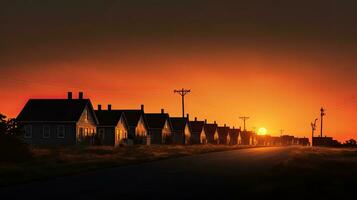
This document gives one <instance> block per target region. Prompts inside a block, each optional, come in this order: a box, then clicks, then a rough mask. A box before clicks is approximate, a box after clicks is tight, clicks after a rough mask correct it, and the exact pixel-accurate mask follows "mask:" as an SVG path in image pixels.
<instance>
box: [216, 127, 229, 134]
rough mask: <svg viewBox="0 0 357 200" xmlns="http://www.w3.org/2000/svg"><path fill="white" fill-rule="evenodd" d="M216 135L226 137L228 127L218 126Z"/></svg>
mask: <svg viewBox="0 0 357 200" xmlns="http://www.w3.org/2000/svg"><path fill="white" fill-rule="evenodd" d="M217 130H218V134H219V135H228V133H229V127H228V126H219V127H218V128H217Z"/></svg>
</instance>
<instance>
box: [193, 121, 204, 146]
mask: <svg viewBox="0 0 357 200" xmlns="http://www.w3.org/2000/svg"><path fill="white" fill-rule="evenodd" d="M204 125H205V122H204V121H197V117H195V121H190V126H191V144H206V143H207V138H206V133H205V129H204Z"/></svg>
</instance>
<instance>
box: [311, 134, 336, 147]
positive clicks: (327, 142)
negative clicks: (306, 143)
mask: <svg viewBox="0 0 357 200" xmlns="http://www.w3.org/2000/svg"><path fill="white" fill-rule="evenodd" d="M339 145H340V143H339V142H338V141H337V140H334V139H333V138H332V137H326V136H325V137H314V138H313V146H320V147H334V146H339Z"/></svg>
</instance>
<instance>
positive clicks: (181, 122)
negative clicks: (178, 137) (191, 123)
mask: <svg viewBox="0 0 357 200" xmlns="http://www.w3.org/2000/svg"><path fill="white" fill-rule="evenodd" d="M170 121H171V124H172V129H173V130H177V131H184V130H185V127H186V124H187V123H188V119H187V118H182V117H170Z"/></svg>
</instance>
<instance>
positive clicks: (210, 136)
mask: <svg viewBox="0 0 357 200" xmlns="http://www.w3.org/2000/svg"><path fill="white" fill-rule="evenodd" d="M204 129H205V133H206V138H207V143H208V144H219V135H218V126H217V123H216V122H214V123H213V124H208V123H207V120H205V125H204Z"/></svg>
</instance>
